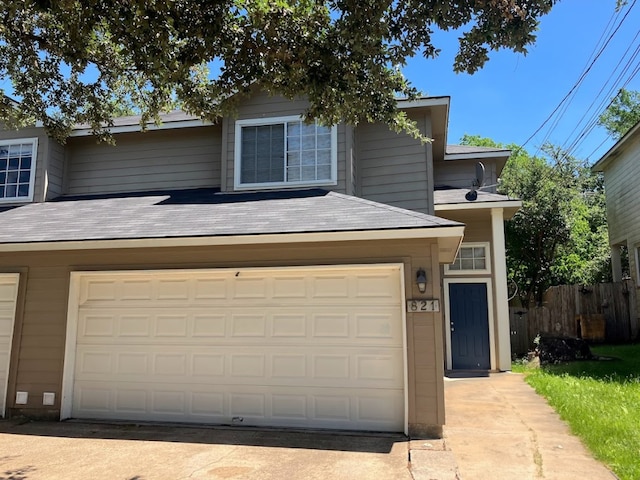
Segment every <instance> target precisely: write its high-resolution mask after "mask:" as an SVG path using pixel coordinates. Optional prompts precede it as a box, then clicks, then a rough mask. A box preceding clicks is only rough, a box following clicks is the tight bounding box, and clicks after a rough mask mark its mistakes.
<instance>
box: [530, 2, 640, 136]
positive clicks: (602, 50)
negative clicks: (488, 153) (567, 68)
mask: <svg viewBox="0 0 640 480" xmlns="http://www.w3.org/2000/svg"><path fill="white" fill-rule="evenodd" d="M636 1H637V0H633V3H632V4H631V6H630V7H629V8H628V9H627V11H626V12H625V14H624V16H623V18H622V19H621V20H620V22H619V23H618V25H617V26H616V28H615V30H614V31H613V32H612V33H611V34H610V35H609V37H608V38H607V40H606V42H605V43H604V44H603V45H602V47H601V48H600V50H599V51H598V53H597V54H596V55H595V56H594V58H593V60H592V61H591V63H590V64H589V66H588V67H587V68H586V69H585V70H584V71H583V72H582V74H581V75H580V77H579V78H578V80H576V82H575V83H574V85H573V86H572V87H571V89H570V90H569V92H568V93H567V94H566V95H565V96H564V98H563V99H562V100H561V101H560V103H559V104H558V105H557V106H556V107H555V108H554V109H553V111H552V112H551V113H550V114H549V116H548V117H547V118H546V119H545V120H544V122H542V124H541V125H540V126H539V127H538V128H537V129H536V130H535V132H533V134H531V136H530V137H529V138H527V140H526V141H525V142H524V143H523V144H522V145H521V146H522V147H525V146H526V145H527V144H528V143H529V142H530V141H531V140H532V139H533V138H534V137H535V136H536V135H537V134H538V133H539V132H540V130H542V129H543V128H544V126H545V125H546V124H547V123H548V122H549V121H550V120H551V119H552V118H553V116H554V115H555V114H556V112H558V110H559V109H560V108H561V107H562V106H563V104H564V103H565V102H566V101H567V99H568V98H569V97H570V96H571V95H572V94H573V92H574V91H575V90H576V89H577V88H578V87H579V86H580V84H581V83H582V82H583V81H584V79H585V77H586V76H587V75H588V73H589V72H590V71H591V69H592V68H593V66H594V64H595V63H596V61H597V60H598V59H599V58H600V56H601V55H602V53H603V52H604V50H605V49H606V48H607V46H608V45H609V43H611V41H612V39H613V37H614V36H615V35H616V33H618V31H619V30H620V28H621V27H622V25H623V24H624V21H625V20H626V19H627V17H628V16H629V12H631V10H632V9H633V7H634V5H635V4H636ZM547 137H548V135H547Z"/></svg>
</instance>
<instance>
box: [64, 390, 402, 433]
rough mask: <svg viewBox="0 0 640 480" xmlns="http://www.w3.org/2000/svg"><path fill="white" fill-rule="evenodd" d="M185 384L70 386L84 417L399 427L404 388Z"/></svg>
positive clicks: (77, 409)
mask: <svg viewBox="0 0 640 480" xmlns="http://www.w3.org/2000/svg"><path fill="white" fill-rule="evenodd" d="M212 388H214V387H211V386H209V387H208V386H197V387H194V389H193V390H188V391H187V390H184V389H182V388H180V386H176V385H174V384H171V383H167V384H155V385H148V386H147V385H137V386H135V387H133V386H131V385H128V384H117V385H116V388H115V389H114V390H107V389H104V387H103V386H102V385H101V384H100V382H85V383H83V385H82V386H81V387H80V388H78V389H77V391H75V392H74V403H75V404H76V407H75V408H76V412H77V413H79V414H80V415H81V416H82V417H83V418H98V419H100V418H107V419H108V418H119V419H126V420H149V419H153V420H158V421H180V422H185V421H186V422H208V423H221V424H232V423H239V424H245V425H258V426H267V425H280V426H292V427H314V426H315V427H318V426H320V425H321V426H323V428H337V429H345V428H353V429H356V428H367V427H370V429H372V430H392V431H393V430H397V428H398V419H397V414H396V413H395V412H397V410H398V409H400V410H402V408H403V404H404V395H403V392H402V390H397V391H380V390H379V389H359V390H355V391H352V392H350V393H349V394H346V395H337V394H335V393H334V392H333V391H332V389H331V388H324V389H323V388H309V389H305V391H304V392H301V391H300V389H299V388H297V387H279V388H275V389H274V388H267V387H264V386H257V387H255V386H233V385H227V386H224V387H223V388H221V389H219V390H218V391H211V389H212Z"/></svg>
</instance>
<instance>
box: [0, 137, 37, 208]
mask: <svg viewBox="0 0 640 480" xmlns="http://www.w3.org/2000/svg"><path fill="white" fill-rule="evenodd" d="M37 147H38V140H37V139H35V138H28V139H16V140H0V203H8V202H21V201H24V202H29V201H31V200H33V189H34V183H35V176H36V173H35V172H36V168H35V164H36V155H37Z"/></svg>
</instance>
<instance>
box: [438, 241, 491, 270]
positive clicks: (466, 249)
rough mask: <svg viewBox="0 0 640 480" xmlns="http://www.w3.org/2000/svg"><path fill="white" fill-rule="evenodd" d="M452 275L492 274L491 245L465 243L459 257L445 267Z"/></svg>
mask: <svg viewBox="0 0 640 480" xmlns="http://www.w3.org/2000/svg"><path fill="white" fill-rule="evenodd" d="M445 272H446V273H450V274H461V273H466V274H472V273H491V264H490V258H489V243H463V244H462V246H461V247H460V251H459V252H458V256H457V257H456V259H455V261H454V262H453V263H452V264H451V265H447V266H446V267H445Z"/></svg>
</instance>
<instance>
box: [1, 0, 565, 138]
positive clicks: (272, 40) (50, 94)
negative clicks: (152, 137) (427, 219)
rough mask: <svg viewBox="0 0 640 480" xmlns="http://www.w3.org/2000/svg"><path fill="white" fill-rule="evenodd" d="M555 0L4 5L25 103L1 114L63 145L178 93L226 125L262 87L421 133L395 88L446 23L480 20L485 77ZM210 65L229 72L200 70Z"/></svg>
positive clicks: (464, 50) (16, 82) (430, 50)
mask: <svg viewBox="0 0 640 480" xmlns="http://www.w3.org/2000/svg"><path fill="white" fill-rule="evenodd" d="M554 3H555V1H554V0H501V1H490V2H486V1H477V0H463V1H455V2H453V1H451V0H434V1H427V2H425V1H417V0H404V1H396V2H392V1H391V0H383V1H380V0H358V1H355V0H331V1H326V2H325V1H323V2H320V1H317V0H302V1H292V0H206V1H202V0H126V1H125V0H117V1H112V0H110V1H107V0H61V1H58V2H32V1H14V0H11V1H10V0H0V7H1V10H0V12H1V15H2V17H3V18H2V22H0V76H2V77H3V78H6V79H9V80H10V82H11V87H12V90H13V92H14V95H15V96H16V97H17V98H19V100H20V105H17V106H16V105H13V106H12V107H11V108H10V109H9V108H0V121H2V120H4V121H8V120H11V121H13V122H14V123H16V122H17V123H19V122H22V121H23V120H22V119H26V118H29V119H31V118H33V119H37V120H40V121H42V122H43V124H44V125H45V126H46V127H47V129H48V130H50V132H51V133H52V134H53V135H55V136H56V137H57V138H58V139H60V140H61V141H64V139H65V137H66V135H67V134H68V132H69V129H70V127H71V126H72V125H73V124H77V123H85V124H88V125H90V126H91V127H92V128H93V129H94V130H95V131H96V132H101V133H103V134H106V131H105V130H104V127H106V126H109V125H110V123H111V120H112V118H113V117H114V116H116V115H118V114H119V113H121V109H120V108H119V107H118V104H119V103H120V101H121V100H122V101H126V103H127V105H128V104H131V106H132V108H133V109H134V110H136V111H139V112H140V113H141V114H142V119H143V122H146V121H148V120H151V119H157V118H158V115H159V113H161V112H162V111H164V110H168V109H170V108H172V107H173V106H175V104H176V102H178V103H179V104H180V105H181V106H182V107H183V108H184V109H185V110H186V111H188V112H190V113H194V114H197V115H199V116H202V117H203V118H206V119H209V120H215V119H216V118H219V116H220V115H225V114H233V113H234V105H235V104H236V103H237V99H234V96H235V95H238V94H240V95H241V94H243V93H246V92H248V90H249V88H250V86H251V85H252V84H254V83H256V82H257V83H259V84H260V86H261V88H263V89H265V90H266V91H268V92H271V93H278V94H282V95H284V96H285V97H287V98H294V97H299V96H307V97H308V99H309V101H310V107H309V110H308V111H307V112H306V113H307V116H308V117H315V118H318V119H319V120H320V121H322V122H323V123H326V124H335V123H338V122H341V121H344V122H348V123H351V124H357V123H359V122H361V121H379V122H385V123H387V124H389V125H390V126H391V127H392V128H393V129H395V130H403V129H404V130H408V131H409V132H410V133H412V134H414V135H418V133H417V132H418V131H417V128H416V127H415V125H414V124H413V123H412V122H410V121H408V120H407V118H406V117H405V116H403V115H402V114H401V113H400V112H398V110H397V109H396V99H397V97H398V96H403V97H407V98H414V97H415V96H416V95H417V93H418V92H417V91H416V90H415V89H414V88H413V87H411V85H410V84H409V83H408V82H407V81H406V79H405V78H403V76H402V74H401V72H400V70H399V68H398V67H399V66H401V65H403V64H404V62H405V60H406V59H407V57H410V56H412V55H414V54H416V53H422V54H424V55H425V56H427V57H433V56H435V55H437V52H438V50H437V47H436V46H435V45H433V44H432V42H431V35H432V32H433V31H434V30H435V29H443V30H449V29H455V28H458V27H461V26H464V25H468V26H469V27H470V29H469V31H468V32H467V33H465V34H464V36H463V37H462V39H461V45H460V55H459V56H458V58H457V60H456V64H455V66H454V68H455V69H456V70H457V71H468V72H474V71H476V70H477V69H478V68H480V67H481V66H482V65H483V64H484V62H485V61H486V60H487V58H488V55H487V52H488V51H489V50H492V49H497V48H510V49H513V50H516V51H525V48H526V45H528V44H529V43H531V42H532V41H533V40H534V36H533V32H534V31H535V28H536V25H537V19H538V18H539V17H540V16H541V15H543V14H545V13H547V12H548V11H549V10H550V9H551V7H552V5H553V4H554ZM212 64H215V65H216V67H218V66H220V69H219V70H220V74H219V75H218V76H215V77H212V76H206V75H202V74H201V73H202V71H203V70H202V69H203V68H204V67H205V66H208V65H212ZM0 93H3V92H1V91H0ZM14 110H17V111H14Z"/></svg>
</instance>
